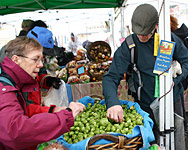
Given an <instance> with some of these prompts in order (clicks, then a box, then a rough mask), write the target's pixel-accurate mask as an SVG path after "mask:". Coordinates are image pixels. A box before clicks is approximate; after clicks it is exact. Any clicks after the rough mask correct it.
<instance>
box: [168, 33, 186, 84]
mask: <svg viewBox="0 0 188 150" xmlns="http://www.w3.org/2000/svg"><path fill="white" fill-rule="evenodd" d="M172 39H173V40H174V41H175V42H176V45H175V50H174V55H173V58H174V59H175V60H177V61H178V62H179V63H180V64H181V68H182V74H181V75H179V76H178V77H177V78H175V79H174V83H175V85H177V84H179V83H180V81H181V80H183V79H186V77H187V75H188V48H186V47H185V45H184V44H183V42H182V41H181V40H180V39H179V38H178V37H177V36H176V35H175V34H173V33H172Z"/></svg>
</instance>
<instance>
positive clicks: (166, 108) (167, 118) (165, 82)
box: [158, 0, 174, 150]
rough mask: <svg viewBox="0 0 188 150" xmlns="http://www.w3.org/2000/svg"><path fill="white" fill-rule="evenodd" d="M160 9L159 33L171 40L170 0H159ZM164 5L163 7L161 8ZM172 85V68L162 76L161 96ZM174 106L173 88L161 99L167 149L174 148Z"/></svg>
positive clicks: (161, 118) (162, 123)
mask: <svg viewBox="0 0 188 150" xmlns="http://www.w3.org/2000/svg"><path fill="white" fill-rule="evenodd" d="M158 6H159V11H160V10H161V13H160V16H159V35H160V40H167V41H171V33H170V7H169V0H158ZM161 6H162V8H161ZM171 85H172V72H171V69H170V71H169V73H168V75H167V76H163V75H162V76H160V96H162V95H164V94H165V93H167V92H168V91H169V90H170V88H171ZM173 108H174V106H173V90H171V92H170V93H169V94H167V95H166V96H164V97H163V98H162V99H161V100H160V106H159V120H160V122H159V129H160V132H161V133H162V134H161V136H160V146H161V147H163V146H164V147H165V149H166V150H169V149H170V150H174V132H171V129H173V128H174V109H173Z"/></svg>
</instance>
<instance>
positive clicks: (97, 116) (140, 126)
mask: <svg viewBox="0 0 188 150" xmlns="http://www.w3.org/2000/svg"><path fill="white" fill-rule="evenodd" d="M79 101H80V102H81V103H83V104H84V105H85V106H86V109H85V110H84V111H83V112H82V113H81V114H80V115H79V116H77V117H76V119H75V122H74V126H73V127H71V129H70V132H67V133H65V134H64V135H63V136H61V137H59V138H58V139H57V140H58V141H60V142H62V144H63V145H64V146H66V147H67V148H68V149H70V150H73V149H75V148H76V149H78V148H79V150H82V149H83V150H84V149H87V144H88V142H89V141H90V139H91V137H94V136H96V135H101V134H112V135H114V136H124V137H125V138H126V139H133V138H135V137H139V136H141V137H142V141H143V142H142V144H143V147H149V142H151V141H153V140H154V135H153V132H152V127H153V122H152V120H151V119H150V118H149V114H147V113H146V112H144V111H143V110H141V108H140V106H139V105H138V104H137V103H133V102H130V101H124V100H120V102H121V105H122V108H123V111H124V121H123V122H121V123H120V124H119V123H115V122H113V121H112V120H109V119H108V118H107V117H106V104H105V101H104V100H102V101H95V100H94V99H92V98H91V97H88V96H86V97H83V98H82V99H80V100H79ZM143 136H144V137H143ZM148 136H149V137H148ZM125 141H126V140H125ZM96 143H97V144H99V145H103V144H108V143H112V141H109V140H102V141H100V140H99V141H98V142H96ZM96 143H94V145H95V144H96Z"/></svg>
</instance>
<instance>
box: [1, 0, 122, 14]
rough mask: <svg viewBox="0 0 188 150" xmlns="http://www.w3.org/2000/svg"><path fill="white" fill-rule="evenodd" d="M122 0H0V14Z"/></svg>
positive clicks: (109, 4)
mask: <svg viewBox="0 0 188 150" xmlns="http://www.w3.org/2000/svg"><path fill="white" fill-rule="evenodd" d="M123 2H124V0H0V15H6V14H13V13H21V12H28V11H36V10H48V9H84V8H115V7H121V6H122V4H123Z"/></svg>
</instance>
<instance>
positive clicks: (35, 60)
mask: <svg viewBox="0 0 188 150" xmlns="http://www.w3.org/2000/svg"><path fill="white" fill-rule="evenodd" d="M17 56H20V57H24V58H28V59H30V60H33V61H34V62H35V63H36V64H39V63H40V62H42V63H44V59H43V58H42V59H39V58H30V57H27V56H24V55H17Z"/></svg>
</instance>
